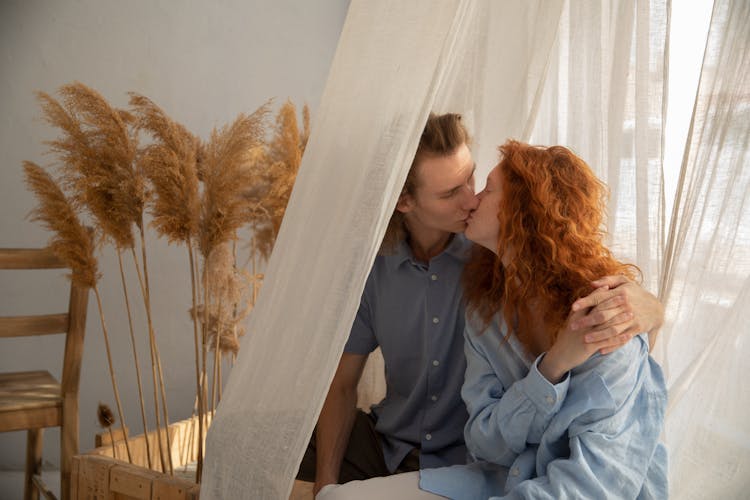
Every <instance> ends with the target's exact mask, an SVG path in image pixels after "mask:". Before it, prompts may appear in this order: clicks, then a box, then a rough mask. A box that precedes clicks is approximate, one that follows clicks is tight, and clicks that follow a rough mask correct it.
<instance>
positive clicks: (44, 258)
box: [0, 249, 88, 499]
mask: <svg viewBox="0 0 750 500" xmlns="http://www.w3.org/2000/svg"><path fill="white" fill-rule="evenodd" d="M64 268H65V265H64V264H63V263H62V262H61V261H60V260H59V259H58V258H57V257H55V255H54V254H53V253H52V252H51V251H50V250H49V249H0V270H4V269H64ZM59 279H65V278H63V277H62V276H60V277H59ZM87 305H88V290H86V289H82V288H80V287H78V286H75V285H72V284H71V287H70V300H69V304H68V312H67V313H61V314H47V315H36V316H12V317H7V316H5V317H0V337H24V336H35V335H48V334H56V333H65V334H66V337H65V354H64V358H63V369H62V379H61V381H60V382H58V381H57V380H56V379H55V378H54V377H53V376H52V375H51V374H50V373H49V372H48V371H45V370H41V371H28V372H15V373H0V432H9V431H18V430H24V429H25V430H26V431H27V443H26V474H25V485H24V498H25V499H32V498H34V499H35V498H39V494H40V493H41V494H42V495H43V496H44V497H45V498H54V495H52V493H51V492H50V491H49V490H48V489H47V487H46V486H45V485H44V482H43V481H42V479H41V472H42V470H41V466H42V431H43V429H44V428H45V427H60V483H61V485H60V486H61V489H60V493H61V497H62V498H63V499H67V498H68V497H69V496H70V464H71V458H72V457H73V455H76V454H77V453H78V382H79V379H80V374H81V357H82V355H83V337H84V330H85V326H86V308H87Z"/></svg>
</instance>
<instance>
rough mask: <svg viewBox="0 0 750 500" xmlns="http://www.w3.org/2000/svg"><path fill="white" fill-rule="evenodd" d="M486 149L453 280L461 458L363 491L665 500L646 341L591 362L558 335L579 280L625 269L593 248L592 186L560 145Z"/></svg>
mask: <svg viewBox="0 0 750 500" xmlns="http://www.w3.org/2000/svg"><path fill="white" fill-rule="evenodd" d="M500 152H501V155H502V158H501V161H500V163H499V164H498V166H497V167H495V169H494V170H493V171H492V172H491V173H490V174H489V176H488V178H487V186H486V188H485V190H484V191H482V193H480V194H479V200H480V201H479V206H478V208H477V209H476V210H475V212H474V213H473V214H472V215H471V217H470V218H469V221H468V227H467V229H466V232H465V234H466V236H467V237H468V238H469V239H470V240H473V241H474V242H475V243H477V244H478V245H479V247H478V248H477V250H476V252H475V255H474V256H473V257H472V259H471V261H470V262H469V264H468V265H467V268H466V272H465V279H464V285H465V292H464V295H465V299H466V301H467V305H466V309H467V322H466V323H467V326H466V331H465V340H466V342H465V351H466V357H467V369H466V378H465V382H464V386H463V389H462V397H463V399H464V401H465V402H466V406H467V409H468V411H469V421H468V422H467V424H466V428H465V430H464V437H465V439H466V444H467V448H468V449H469V451H470V453H471V455H472V458H473V459H474V461H473V462H472V463H470V464H469V465H466V466H454V467H449V468H440V469H426V470H422V471H421V473H420V475H421V477H420V480H419V485H420V487H421V488H422V490H421V491H418V492H417V491H416V489H415V487H416V476H415V475H401V476H402V477H399V475H397V476H391V477H390V478H382V479H378V480H370V481H373V484H372V485H373V486H374V487H379V488H383V489H387V490H388V494H389V496H391V497H393V498H436V496H430V495H433V494H434V495H441V496H442V497H448V498H455V499H475V498H476V499H487V498H503V499H506V498H508V499H510V498H534V499H538V498H554V499H560V498H591V499H600V498H644V499H645V498H666V497H667V477H666V468H667V461H666V459H667V456H666V449H665V448H664V446H663V445H662V444H660V443H659V434H660V432H661V429H662V424H663V420H664V410H665V407H666V388H665V384H664V380H663V376H662V373H661V369H660V368H659V366H658V365H657V364H656V363H655V362H654V361H653V360H652V359H651V358H650V357H649V355H648V340H647V339H646V338H644V336H636V337H634V338H633V339H632V340H631V341H630V342H629V343H628V344H626V345H625V346H624V347H622V348H620V349H619V350H617V351H615V352H613V353H611V354H607V355H602V354H600V353H594V352H592V351H591V348H590V347H589V345H587V344H585V343H584V342H583V339H582V338H581V336H580V335H577V334H576V333H575V332H574V331H572V330H571V329H569V328H568V325H569V324H570V323H571V322H572V321H575V320H576V319H577V318H578V317H579V316H582V315H583V314H584V313H585V311H584V310H578V311H575V307H574V308H573V309H574V312H573V313H572V314H571V315H569V311H570V310H571V305H573V304H574V301H575V299H576V298H577V297H583V296H585V295H587V294H588V293H589V292H590V291H591V290H590V283H591V281H593V280H594V279H596V278H597V277H598V276H605V275H611V274H623V275H625V276H628V277H633V275H635V274H636V273H637V268H635V267H634V266H631V265H627V264H623V263H621V262H618V261H617V260H615V259H614V258H613V256H612V255H611V253H610V252H609V251H608V250H607V248H606V247H605V246H604V244H603V242H602V239H603V234H602V232H601V230H600V226H601V222H602V216H603V214H604V204H603V195H604V186H603V185H602V183H601V182H600V181H598V180H597V179H596V177H595V176H594V175H593V173H592V172H591V170H590V169H589V167H588V166H587V165H586V163H585V162H583V160H581V159H580V158H578V157H577V156H576V155H574V154H573V153H572V152H571V151H570V150H568V149H566V148H564V147H560V146H555V147H550V148H540V147H534V146H529V145H527V144H522V143H519V142H516V141H508V142H507V143H506V144H504V145H503V146H501V148H500ZM413 474H416V473H413ZM399 488H400V490H399V491H394V489H396V490H398V489H399ZM410 488H411V491H409V489H410ZM429 492H431V493H429ZM325 498H328V497H325ZM331 498H336V497H335V496H332V497H331ZM437 498H440V497H437Z"/></svg>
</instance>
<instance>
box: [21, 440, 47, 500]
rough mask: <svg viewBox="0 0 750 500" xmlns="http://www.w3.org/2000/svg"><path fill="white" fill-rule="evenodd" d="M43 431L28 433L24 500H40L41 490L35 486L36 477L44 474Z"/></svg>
mask: <svg viewBox="0 0 750 500" xmlns="http://www.w3.org/2000/svg"><path fill="white" fill-rule="evenodd" d="M42 430H43V429H29V430H28V431H27V432H26V469H25V471H26V472H25V477H24V485H23V498H24V500H38V499H39V490H38V489H37V488H36V486H35V485H34V482H33V481H32V478H33V477H34V475H36V474H39V475H41V474H42V444H43V442H42Z"/></svg>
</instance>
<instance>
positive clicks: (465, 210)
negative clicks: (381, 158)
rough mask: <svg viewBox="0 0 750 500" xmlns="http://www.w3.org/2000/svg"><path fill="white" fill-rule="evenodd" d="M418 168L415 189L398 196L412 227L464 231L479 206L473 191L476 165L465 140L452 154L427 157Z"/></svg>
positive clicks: (455, 231) (400, 208)
mask: <svg viewBox="0 0 750 500" xmlns="http://www.w3.org/2000/svg"><path fill="white" fill-rule="evenodd" d="M416 168H417V171H416V189H415V191H414V193H413V194H405V195H403V196H402V197H401V199H399V202H398V205H397V208H398V210H399V211H401V212H403V213H404V216H405V218H406V223H407V226H408V227H409V230H410V231H412V232H413V231H421V232H425V231H442V232H449V233H462V232H463V231H464V229H466V219H467V218H468V217H469V214H470V213H471V211H472V210H473V209H475V208H476V206H477V199H476V196H475V195H474V170H475V168H476V165H475V164H474V160H473V159H472V157H471V152H470V151H469V148H468V147H467V146H466V144H462V145H461V146H459V147H458V148H457V149H456V151H455V152H454V153H453V154H452V155H450V156H442V157H427V158H424V159H423V160H422V161H420V162H419V163H418V164H417V166H416Z"/></svg>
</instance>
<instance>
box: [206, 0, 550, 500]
mask: <svg viewBox="0 0 750 500" xmlns="http://www.w3.org/2000/svg"><path fill="white" fill-rule="evenodd" d="M561 4H562V2H557V1H556V2H550V1H543V0H538V1H526V0H515V1H513V2H492V1H490V0H485V1H470V0H455V1H441V2H433V1H430V0H420V1H409V2H402V1H400V0H393V1H378V2H369V1H366V0H354V1H353V2H352V3H351V5H350V8H349V12H348V14H347V19H346V22H345V25H344V28H343V31H342V34H341V38H340V41H339V46H338V49H337V52H336V55H335V57H334V61H333V64H332V67H331V70H330V74H329V79H328V82H327V85H326V89H325V92H324V94H323V97H322V100H321V105H320V108H319V111H318V113H317V116H316V117H315V119H314V122H313V126H312V136H311V137H310V140H309V142H308V145H307V149H306V151H305V156H304V159H303V161H302V165H301V168H300V172H299V174H298V177H297V181H296V184H295V187H294V191H293V193H292V196H291V199H290V202H289V206H288V208H287V212H286V217H285V219H284V223H283V225H282V227H281V231H280V234H279V237H278V239H277V242H276V247H275V249H274V252H273V255H272V256H271V259H270V262H269V264H268V269H267V272H266V279H265V280H264V285H263V289H262V291H261V293H260V296H259V298H258V302H257V305H256V307H255V309H254V311H253V313H252V317H251V319H250V324H249V326H248V332H249V334H248V335H247V336H246V337H245V339H244V340H243V344H242V349H241V351H240V355H239V358H238V361H237V364H236V365H235V367H234V368H233V370H232V373H231V376H230V380H229V382H228V386H227V389H226V391H225V393H224V397H223V399H222V402H221V404H220V405H219V408H218V410H217V415H216V418H215V420H214V421H213V423H212V426H211V428H210V430H209V433H208V437H207V447H206V453H207V455H206V461H205V469H204V477H203V483H202V485H201V498H206V499H212V498H225V499H226V498H258V499H266V498H269V499H271V498H278V499H282V498H283V499H285V498H287V497H288V495H289V492H290V490H291V486H292V481H293V478H294V475H295V474H296V471H297V467H298V464H299V462H300V460H301V458H302V455H303V453H304V450H305V448H306V446H307V442H308V440H309V437H310V435H311V433H312V430H313V427H314V425H315V421H316V419H317V416H318V413H319V411H320V408H321V406H322V404H323V400H324V398H325V395H326V392H327V390H328V385H329V383H330V381H331V379H332V377H333V374H334V371H335V368H336V365H337V363H338V359H339V357H340V355H341V352H342V350H343V346H344V343H345V341H346V338H347V337H348V334H349V329H350V327H351V324H352V322H353V319H354V315H355V313H356V310H357V307H358V306H359V300H360V295H361V293H362V290H363V288H364V283H365V279H366V276H367V274H368V272H369V269H370V266H371V265H372V262H373V260H374V257H375V255H376V253H377V250H378V247H379V244H380V240H381V238H382V236H383V234H384V232H385V228H386V225H387V222H388V219H389V217H390V215H391V213H392V211H393V209H394V207H395V204H396V200H397V197H398V194H399V193H400V190H401V186H402V184H403V182H404V179H405V178H406V173H407V171H408V168H409V166H410V163H411V160H412V157H413V155H414V152H415V151H416V147H417V143H418V140H419V136H420V134H421V131H422V128H423V126H424V123H425V122H426V120H427V116H428V114H429V112H430V111H433V110H435V111H448V110H450V111H457V112H460V113H463V114H465V115H466V116H467V121H468V125H469V127H470V129H471V130H472V131H473V132H474V134H475V139H476V142H475V147H477V148H481V150H480V151H488V152H489V153H487V156H489V158H485V157H484V156H481V154H480V153H478V157H477V161H478V162H487V165H488V166H487V168H486V171H489V168H490V164H491V163H494V162H495V161H496V153H495V152H494V148H495V147H496V146H497V145H498V144H500V143H502V142H503V141H504V139H505V138H506V137H509V136H513V137H518V136H520V135H521V134H522V133H523V130H524V127H526V126H527V123H528V122H529V120H530V119H531V113H530V110H529V108H528V103H530V102H531V103H533V102H534V100H535V98H536V96H537V95H538V93H539V90H538V88H539V85H540V81H541V79H542V77H543V74H544V68H545V67H546V64H547V61H546V60H547V57H548V55H549V52H550V46H551V43H552V41H553V39H554V36H555V33H556V28H557V25H558V20H559V12H560V9H561ZM490 44H491V45H490ZM490 153H491V154H490Z"/></svg>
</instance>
